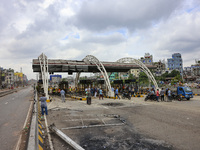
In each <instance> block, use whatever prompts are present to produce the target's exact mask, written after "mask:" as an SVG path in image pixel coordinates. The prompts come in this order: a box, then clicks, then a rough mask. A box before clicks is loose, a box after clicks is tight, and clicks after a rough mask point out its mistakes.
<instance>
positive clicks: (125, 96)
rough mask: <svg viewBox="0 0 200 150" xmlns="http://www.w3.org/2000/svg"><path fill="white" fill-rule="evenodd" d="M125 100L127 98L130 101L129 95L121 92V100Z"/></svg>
mask: <svg viewBox="0 0 200 150" xmlns="http://www.w3.org/2000/svg"><path fill="white" fill-rule="evenodd" d="M125 98H128V99H129V100H130V99H131V95H130V93H126V92H123V93H122V99H125Z"/></svg>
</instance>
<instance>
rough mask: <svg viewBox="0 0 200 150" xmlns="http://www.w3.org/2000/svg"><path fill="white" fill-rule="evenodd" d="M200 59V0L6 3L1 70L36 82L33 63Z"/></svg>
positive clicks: (0, 16) (1, 6)
mask: <svg viewBox="0 0 200 150" xmlns="http://www.w3.org/2000/svg"><path fill="white" fill-rule="evenodd" d="M147 52H149V53H150V54H152V55H153V60H154V61H158V60H160V59H165V60H167V58H170V57H171V56H172V54H173V53H181V54H182V58H183V65H184V67H185V66H190V65H191V64H194V63H195V59H200V0H45V1H44V0H1V3H0V66H1V67H3V68H6V69H8V68H12V69H14V70H15V71H20V68H21V67H22V71H23V73H24V74H26V75H27V76H28V79H31V78H36V73H33V70H32V59H36V58H38V56H39V55H40V54H41V53H44V54H45V55H46V56H47V57H48V58H49V59H70V60H82V59H83V58H84V57H85V56H86V55H94V56H96V57H97V58H98V59H99V60H101V61H117V60H118V59H120V58H123V57H133V58H136V59H139V58H140V57H143V56H144V54H145V53H147Z"/></svg>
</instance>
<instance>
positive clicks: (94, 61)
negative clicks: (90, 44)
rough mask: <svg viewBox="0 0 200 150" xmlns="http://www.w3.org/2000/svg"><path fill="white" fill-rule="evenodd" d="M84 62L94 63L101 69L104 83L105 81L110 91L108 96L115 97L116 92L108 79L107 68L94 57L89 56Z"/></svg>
mask: <svg viewBox="0 0 200 150" xmlns="http://www.w3.org/2000/svg"><path fill="white" fill-rule="evenodd" d="M83 61H84V62H85V63H94V64H95V65H96V66H97V68H98V69H99V71H100V72H101V74H102V75H103V77H104V81H105V83H106V87H107V89H108V96H111V97H113V96H114V92H113V91H112V90H111V85H110V80H109V78H108V74H107V71H106V69H105V67H104V66H103V64H102V63H101V62H100V61H99V60H98V59H97V58H96V57H95V56H93V55H87V56H86V57H85V58H84V59H83ZM79 76H80V74H79Z"/></svg>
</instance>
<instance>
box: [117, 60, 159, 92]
mask: <svg viewBox="0 0 200 150" xmlns="http://www.w3.org/2000/svg"><path fill="white" fill-rule="evenodd" d="M117 62H119V63H134V64H136V65H138V66H140V67H141V69H142V71H143V72H144V73H145V74H146V75H147V77H148V78H149V79H150V80H151V81H152V82H153V84H154V86H155V89H159V88H158V84H157V82H156V80H155V78H154V76H153V75H152V73H151V71H150V70H149V69H148V68H147V67H146V66H145V65H144V64H143V63H142V62H141V61H139V60H137V59H134V58H131V57H125V58H121V59H119V60H118V61H117Z"/></svg>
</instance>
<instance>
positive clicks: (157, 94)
mask: <svg viewBox="0 0 200 150" xmlns="http://www.w3.org/2000/svg"><path fill="white" fill-rule="evenodd" d="M159 96H160V94H159V89H157V91H156V99H157V102H159Z"/></svg>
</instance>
